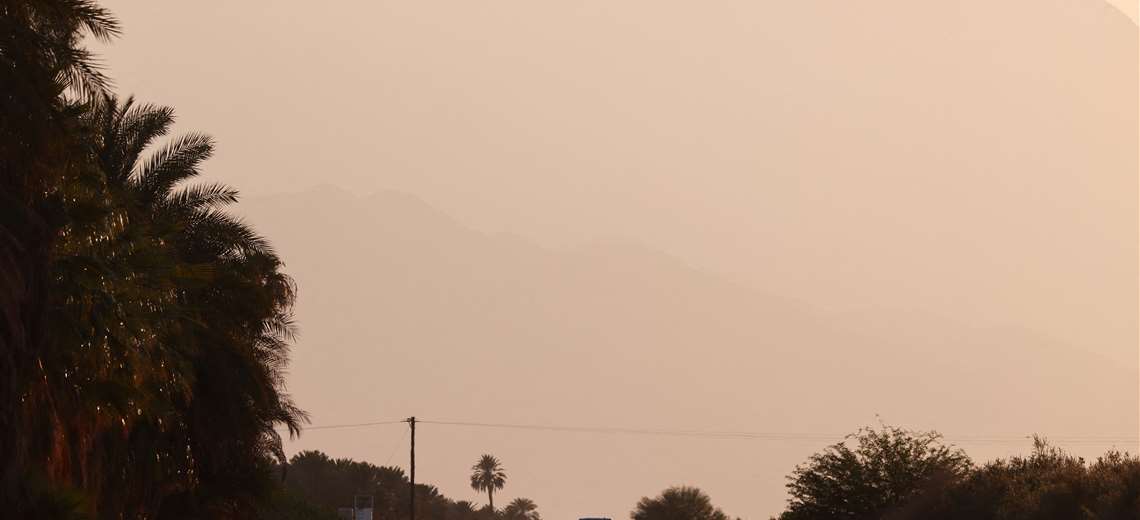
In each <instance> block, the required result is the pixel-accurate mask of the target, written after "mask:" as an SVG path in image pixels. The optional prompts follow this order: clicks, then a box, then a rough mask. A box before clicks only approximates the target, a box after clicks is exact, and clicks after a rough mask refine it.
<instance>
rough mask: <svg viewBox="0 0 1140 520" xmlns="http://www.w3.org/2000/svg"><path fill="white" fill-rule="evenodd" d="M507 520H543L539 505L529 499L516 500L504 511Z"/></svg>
mask: <svg viewBox="0 0 1140 520" xmlns="http://www.w3.org/2000/svg"><path fill="white" fill-rule="evenodd" d="M503 518H504V519H505V520H542V517H541V516H540V515H539V514H538V505H537V504H535V503H534V500H531V499H529V498H521V497H520V498H516V499H514V500H512V501H511V503H510V504H507V507H505V508H504V509H503Z"/></svg>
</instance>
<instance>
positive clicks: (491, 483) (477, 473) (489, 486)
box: [471, 455, 507, 511]
mask: <svg viewBox="0 0 1140 520" xmlns="http://www.w3.org/2000/svg"><path fill="white" fill-rule="evenodd" d="M506 484H507V473H506V472H505V471H504V470H503V465H502V464H501V463H500V462H499V459H496V458H495V457H494V456H491V455H483V456H482V457H480V458H479V462H476V463H475V465H474V466H471V489H474V490H475V491H486V492H487V505H488V506H490V508H491V511H494V510H495V491H496V490H499V489H503V486H505V485H506Z"/></svg>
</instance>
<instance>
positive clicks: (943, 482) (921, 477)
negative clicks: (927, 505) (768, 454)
mask: <svg viewBox="0 0 1140 520" xmlns="http://www.w3.org/2000/svg"><path fill="white" fill-rule="evenodd" d="M941 439H942V436H941V435H939V434H938V433H935V432H911V431H907V430H903V429H900V428H893V427H888V426H883V427H881V428H880V429H878V430H876V429H870V428H864V429H862V430H860V431H859V432H858V433H856V434H854V435H851V436H849V437H848V439H847V441H845V442H840V443H838V444H835V445H833V446H830V447H828V448H827V449H826V450H824V452H823V453H818V454H815V455H813V456H812V457H811V458H810V459H809V460H808V462H807V463H806V464H803V465H800V466H798V467H796V469H795V471H794V472H793V473H792V474H791V475H790V476H789V477H788V484H787V487H788V493H789V494H790V495H791V499H790V500H789V501H788V508H787V510H786V511H785V512H784V513H783V514H782V515H781V516H780V519H781V520H799V519H812V520H828V519H839V518H879V517H883V516H886V515H899V514H902V508H904V507H910V506H911V505H912V504H913V503H914V501H915V500H918V499H919V498H920V497H924V496H933V495H935V494H937V493H940V492H941V491H943V490H945V489H946V488H947V487H948V486H950V485H952V484H953V483H954V482H955V481H957V480H958V479H960V478H962V477H963V476H964V475H966V474H967V473H968V472H969V470H970V468H971V463H970V459H969V458H968V457H967V456H966V454H965V453H963V452H962V451H961V450H959V449H956V448H952V447H947V446H944V445H943V444H942V442H941ZM848 442H852V443H853V444H854V446H849V445H848V444H847V443H848Z"/></svg>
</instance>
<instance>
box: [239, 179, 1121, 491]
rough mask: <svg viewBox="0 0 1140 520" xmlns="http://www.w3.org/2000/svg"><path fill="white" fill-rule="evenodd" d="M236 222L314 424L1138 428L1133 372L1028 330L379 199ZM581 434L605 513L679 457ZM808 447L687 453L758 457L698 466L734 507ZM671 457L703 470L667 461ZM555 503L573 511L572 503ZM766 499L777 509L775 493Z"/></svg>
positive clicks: (449, 461) (437, 449) (338, 196)
mask: <svg viewBox="0 0 1140 520" xmlns="http://www.w3.org/2000/svg"><path fill="white" fill-rule="evenodd" d="M243 206H244V207H245V209H246V211H247V212H248V213H249V214H250V215H251V216H252V217H253V218H254V219H255V220H256V222H258V225H259V227H260V228H261V229H263V230H264V232H266V233H267V234H269V235H270V236H273V237H274V240H275V243H276V244H277V245H278V247H279V248H280V249H281V253H282V255H283V256H284V257H285V258H289V259H290V261H289V264H288V270H289V271H290V272H291V273H293V274H294V275H295V276H296V277H297V279H298V281H299V283H300V285H301V295H300V304H299V307H298V319H299V321H300V323H301V324H302V340H301V343H300V347H299V348H298V349H297V361H296V363H295V364H294V365H293V367H294V369H293V375H292V377H291V380H290V381H291V387H292V389H293V390H294V392H295V393H296V395H298V396H302V397H303V399H304V401H303V403H302V404H303V405H304V406H306V407H307V408H308V409H310V410H313V411H314V413H315V417H316V422H317V423H323V424H328V423H336V422H361V421H363V420H366V419H372V418H375V417H377V416H380V417H403V416H405V415H410V414H417V415H420V416H421V417H425V418H435V419H453V420H454V419H457V420H481V421H489V422H508V423H511V422H514V423H540V424H571V425H591V426H593V425H599V426H600V425H610V426H625V427H654V428H658V427H659V428H686V429H721V428H723V429H732V430H750V431H757V430H760V431H777V432H785V433H788V432H807V433H829V432H844V431H847V430H849V429H852V428H853V427H855V426H857V425H860V424H865V423H868V422H871V421H873V420H874V416H875V414H876V413H879V414H883V416H884V417H885V418H887V419H888V420H894V421H899V422H904V423H905V424H908V425H914V426H918V427H929V428H939V429H942V430H946V431H947V432H949V433H951V434H953V433H959V434H969V435H979V434H983V435H993V434H1011V433H1012V434H1016V433H1031V432H1034V431H1039V432H1044V433H1046V434H1048V433H1052V434H1055V435H1092V434H1105V433H1113V434H1124V435H1127V434H1128V433H1129V432H1134V431H1135V430H1136V428H1137V420H1136V417H1135V416H1134V415H1131V416H1130V415H1128V414H1125V413H1122V410H1135V409H1136V407H1137V406H1136V405H1137V401H1136V395H1135V391H1134V390H1135V383H1136V381H1137V374H1136V370H1135V367H1127V366H1118V365H1116V364H1114V363H1111V362H1108V361H1106V360H1105V359H1104V358H1099V357H1097V356H1092V355H1089V354H1088V353H1087V352H1084V351H1082V350H1079V349H1075V348H1072V347H1071V346H1066V345H1057V344H1053V343H1051V342H1049V341H1046V340H1044V339H1042V338H1039V337H1035V336H1034V335H1032V334H1031V333H1028V332H1025V331H1020V330H1015V329H1010V328H1003V327H999V326H993V325H990V324H984V323H969V322H953V321H950V320H942V319H936V318H932V317H931V316H930V315H927V314H924V313H921V312H915V311H907V310H905V309H906V307H905V305H900V306H899V307H897V308H893V309H880V310H879V312H878V313H877V314H874V315H866V314H864V315H858V314H848V315H839V314H836V315H833V314H828V313H826V312H824V311H818V310H814V309H812V308H811V307H809V306H807V305H806V304H804V303H801V302H797V301H794V300H791V299H786V298H780V297H776V296H772V295H768V294H763V293H761V292H758V291H755V290H752V289H749V288H747V287H745V286H743V285H739V284H736V283H733V282H731V281H729V280H727V279H724V278H722V277H719V276H714V275H710V274H707V273H705V272H702V271H700V270H697V269H694V268H692V267H689V266H686V265H685V264H683V263H682V262H680V261H678V260H676V259H674V258H671V257H669V256H667V255H663V254H661V253H659V252H657V251H655V250H653V249H652V248H649V247H647V246H644V245H640V244H635V243H626V242H622V241H620V240H616V241H598V242H595V243H593V244H589V245H587V246H584V247H582V248H578V249H575V250H568V251H559V250H552V249H547V248H542V247H539V246H536V245H534V244H533V243H531V242H528V241H527V240H525V239H523V238H519V237H515V236H508V235H501V234H500V235H493V234H485V233H481V232H478V231H475V230H472V229H469V228H467V227H464V226H462V225H460V224H459V223H458V222H456V221H455V220H454V219H452V218H450V217H448V216H447V215H445V214H444V213H441V212H440V211H438V210H436V209H434V208H432V207H430V206H429V205H427V204H426V203H424V202H423V201H421V200H420V199H418V198H416V197H414V196H411V195H407V194H401V193H396V192H383V193H379V194H375V195H371V196H367V197H357V196H354V195H351V194H348V193H346V192H343V191H341V190H338V189H335V188H329V187H324V188H320V189H316V190H312V191H306V192H301V193H297V194H292V195H283V196H276V197H270V198H263V199H257V200H251V201H247V202H245V203H243ZM329 374H335V375H336V377H335V378H333V379H329V377H328V375H329ZM584 403H588V405H587V406H583V404H584ZM963 425H968V426H965V427H964V426H963ZM429 427H430V426H429ZM437 428H438V427H437ZM483 433H485V434H486V435H488V436H489V437H488V438H489V439H491V440H488V441H483V442H492V443H495V442H499V443H506V444H508V446H507V447H506V448H504V449H508V450H512V451H510V452H507V453H509V454H510V455H512V456H507V455H506V454H504V455H503V457H504V460H507V461H510V465H511V466H512V467H515V468H518V467H519V466H522V467H523V468H525V469H524V474H531V475H536V476H537V475H540V474H543V473H544V472H547V471H549V469H548V468H551V467H567V466H570V467H573V466H572V464H570V462H571V460H569V459H573V460H581V459H582V457H585V455H582V454H581V453H577V452H575V451H573V450H570V451H567V452H564V451H563V450H562V449H561V448H559V447H557V443H561V442H565V439H559V438H557V437H555V438H553V439H552V438H550V437H549V435H547V436H544V435H542V434H538V435H534V434H532V435H531V436H522V437H517V434H514V433H512V432H506V433H503V432H483ZM437 435H439V437H438V439H439V440H440V441H441V445H438V446H434V447H433V448H431V449H430V453H431V455H430V456H429V457H430V458H428V459H427V461H428V462H423V464H425V465H427V468H428V469H427V470H425V471H428V472H429V473H426V474H430V475H431V478H432V479H433V480H434V481H436V482H439V483H440V484H442V485H443V486H445V487H444V489H445V491H448V492H451V493H459V492H462V489H463V488H462V487H461V486H460V485H459V484H462V477H464V475H463V474H462V471H460V470H461V469H462V465H461V464H459V462H457V461H463V460H466V459H464V458H462V456H464V455H467V456H468V458H470V454H469V453H467V452H468V451H472V450H475V451H477V450H478V449H479V447H480V446H479V445H478V443H475V442H472V443H471V444H468V442H467V441H466V439H468V437H467V435H468V432H466V431H464V430H443V431H439V432H437ZM330 439H336V440H335V442H334V441H332V440H330ZM505 439H511V441H510V442H509V443H507V442H506V441H505ZM587 440H588V441H589V442H597V443H600V444H599V447H598V448H597V451H596V452H594V453H591V454H590V455H589V457H597V458H600V459H605V460H609V461H613V463H614V465H615V468H620V469H614V470H613V471H614V472H613V473H612V474H611V477H612V478H613V479H614V480H615V481H621V482H626V481H629V482H631V484H630V486H629V487H628V488H627V487H625V486H611V487H613V489H612V490H611V491H609V492H605V493H603V496H602V497H600V499H601V500H613V501H615V504H620V501H621V500H628V498H626V496H627V495H629V492H630V491H632V490H635V489H640V488H641V487H649V486H651V485H656V484H658V483H659V480H657V479H659V478H664V477H662V476H661V475H668V474H670V473H669V472H670V471H675V469H669V468H670V467H672V466H674V465H675V464H677V461H672V462H669V463H666V461H658V462H656V463H654V462H649V463H647V462H645V461H644V460H640V459H641V458H642V456H643V455H642V454H637V453H636V452H634V453H630V452H629V451H627V450H623V449H622V448H620V446H621V444H620V443H621V442H631V441H630V440H627V439H618V440H617V442H618V444H612V443H613V442H615V441H614V439H612V438H604V437H603V438H601V439H596V438H594V439H587ZM634 440H635V441H637V442H638V443H641V442H642V440H641V439H634ZM578 441H581V439H579V440H578ZM578 441H573V442H578ZM649 442H651V443H652V442H662V441H661V440H658V439H651V440H650V441H649ZM674 442H675V441H674ZM682 442H684V440H682ZM823 443H824V441H823V440H820V439H809V440H807V441H805V442H798V443H796V442H792V443H790V448H789V443H784V442H775V443H772V442H757V441H752V442H745V441H733V442H730V443H728V444H724V443H714V444H712V445H710V446H705V447H702V449H707V450H711V451H713V452H716V453H719V455H720V456H722V457H726V458H729V459H730V460H731V458H732V454H733V453H736V454H737V456H738V457H739V456H742V457H745V458H746V459H750V460H764V461H765V463H764V465H763V467H762V468H746V467H744V466H740V465H738V466H732V463H731V462H729V461H726V462H724V463H725V464H729V465H730V467H731V469H729V468H726V467H719V468H718V470H717V471H716V472H714V474H718V475H722V477H720V478H719V479H718V480H719V481H717V480H714V481H711V482H710V481H709V480H708V478H709V477H705V478H704V479H703V480H701V483H702V485H706V486H708V487H710V488H713V489H717V490H719V491H720V493H719V494H722V495H724V494H727V495H729V497H731V496H733V495H734V494H735V495H736V496H737V500H738V501H739V500H741V497H743V496H746V493H748V492H749V491H748V490H749V489H752V488H753V485H754V482H750V481H747V480H743V481H742V480H741V478H742V477H745V476H748V475H750V474H752V473H753V472H759V473H760V474H761V475H762V478H764V480H765V481H767V482H768V486H773V485H774V486H776V487H775V489H776V490H779V481H780V477H781V476H782V475H783V474H784V473H786V472H787V470H788V469H789V468H791V467H792V466H793V465H794V464H795V463H796V462H797V461H798V459H799V458H801V457H802V456H803V454H804V453H805V450H807V451H810V448H812V447H818V446H819V445H821V444H823ZM330 444H331V445H330ZM1027 445H1028V444H1027ZM318 446H320V447H323V448H325V449H329V450H331V451H333V452H334V453H336V452H337V451H338V450H344V453H351V452H354V453H368V452H369V451H370V449H371V448H370V446H374V442H373V440H372V436H371V434H362V433H359V432H358V433H357V434H355V435H343V436H340V437H333V438H330V437H329V436H328V435H322V434H314V435H309V436H307V437H305V438H304V439H302V440H301V442H300V443H298V444H297V447H298V448H300V447H318ZM492 447H494V448H495V450H496V451H497V452H498V451H502V450H501V449H500V447H499V445H498V444H496V445H494V446H492ZM970 447H971V451H972V452H974V453H986V450H987V449H990V450H997V451H996V452H997V453H1004V452H1005V451H1007V450H1009V449H1011V448H1014V449H1015V448H1017V446H1010V445H1007V444H1004V445H998V446H992V445H982V446H980V447H979V446H970ZM490 448H491V447H488V448H487V449H490ZM1078 448H1079V446H1078ZM1098 448H1099V447H1098ZM425 449H427V448H425ZM472 452H474V451H472ZM706 455H707V454H706ZM377 456H382V455H377ZM686 457H692V458H693V460H696V461H699V460H701V454H685V455H681V454H678V455H677V458H678V460H682V461H683V460H685V458H686ZM567 458H569V459H567ZM377 462H383V461H377ZM738 464H739V462H738ZM750 464H751V463H750ZM451 466H455V467H454V468H452V467H451ZM648 468H655V469H654V471H658V472H660V474H659V475H658V476H657V477H650V476H649V475H650V474H652V473H648V474H646V475H644V477H643V478H644V479H647V480H643V481H642V480H641V479H639V478H638V477H637V475H638V474H639V473H640V472H641V471H646V472H648V471H649V470H648ZM552 473H556V474H557V475H545V476H543V477H542V478H543V479H549V480H548V481H547V482H548V483H549V484H551V487H549V488H543V487H532V488H530V489H526V490H517V489H516V490H515V491H518V492H519V493H524V494H528V495H531V496H535V497H536V500H538V499H540V498H541V499H543V500H544V501H550V502H555V503H557V502H559V500H560V497H558V496H557V495H558V493H557V488H558V486H559V484H558V482H559V481H560V480H559V479H568V480H570V481H581V480H585V479H590V478H593V477H591V475H590V474H589V472H588V471H586V472H585V473H575V472H574V471H573V470H557V471H553V472H552ZM449 479H450V480H449ZM508 492H512V491H511V490H508ZM742 493H744V495H742ZM777 493H778V491H777ZM634 494H636V493H634ZM578 498H581V497H578ZM591 498H593V497H591ZM730 499H731V498H730ZM561 500H562V501H564V502H565V503H564V505H566V506H570V505H572V504H573V503H574V500H575V497H561ZM738 503H739V502H738ZM765 504H766V506H765V507H769V508H770V507H775V506H776V505H777V504H778V495H775V496H769V498H768V499H767V500H766V502H765Z"/></svg>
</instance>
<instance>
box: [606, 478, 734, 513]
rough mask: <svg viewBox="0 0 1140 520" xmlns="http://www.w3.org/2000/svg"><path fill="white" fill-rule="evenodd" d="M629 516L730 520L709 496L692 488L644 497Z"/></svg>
mask: <svg viewBox="0 0 1140 520" xmlns="http://www.w3.org/2000/svg"><path fill="white" fill-rule="evenodd" d="M629 516H630V518H632V519H633V520H728V516H727V515H725V514H724V512H723V511H721V510H720V509H718V508H717V507H715V506H713V504H712V499H710V498H709V496H708V495H707V494H705V493H704V492H703V491H701V490H700V489H697V488H695V487H690V486H677V487H671V488H669V489H666V490H665V491H663V492H662V493H661V494H660V495H659V496H657V497H654V498H649V497H644V498H642V499H641V500H640V501H638V502H637V507H636V508H635V509H634V510H633V512H632V513H630V515H629Z"/></svg>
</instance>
